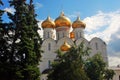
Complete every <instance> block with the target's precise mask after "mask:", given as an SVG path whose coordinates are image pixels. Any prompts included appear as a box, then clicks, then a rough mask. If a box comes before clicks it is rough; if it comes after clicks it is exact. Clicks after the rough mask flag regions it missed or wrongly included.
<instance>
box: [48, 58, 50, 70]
mask: <svg viewBox="0 0 120 80" xmlns="http://www.w3.org/2000/svg"><path fill="white" fill-rule="evenodd" d="M48 68H49V69H50V68H51V61H50V60H48Z"/></svg>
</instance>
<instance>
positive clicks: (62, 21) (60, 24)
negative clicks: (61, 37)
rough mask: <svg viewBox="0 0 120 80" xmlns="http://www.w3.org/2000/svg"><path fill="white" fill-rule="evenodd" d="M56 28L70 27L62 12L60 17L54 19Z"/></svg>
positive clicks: (69, 22)
mask: <svg viewBox="0 0 120 80" xmlns="http://www.w3.org/2000/svg"><path fill="white" fill-rule="evenodd" d="M55 25H56V27H63V26H64V27H70V26H71V21H70V19H69V18H67V17H66V16H65V15H64V12H61V14H60V16H59V17H58V18H56V19H55Z"/></svg>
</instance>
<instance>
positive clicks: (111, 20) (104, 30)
mask: <svg viewBox="0 0 120 80" xmlns="http://www.w3.org/2000/svg"><path fill="white" fill-rule="evenodd" d="M119 21H120V11H115V12H109V13H103V12H101V11H100V12H98V14H96V15H94V16H91V17H87V18H85V19H84V22H85V23H86V25H87V26H86V32H87V33H88V34H90V36H89V35H88V34H87V35H86V36H87V38H92V37H95V36H96V37H100V38H102V39H103V40H104V41H105V42H107V43H109V41H110V40H111V36H112V35H113V34H115V33H116V32H118V31H119V30H120V29H119V28H120V22H119Z"/></svg>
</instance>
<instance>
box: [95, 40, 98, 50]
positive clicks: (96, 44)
mask: <svg viewBox="0 0 120 80" xmlns="http://www.w3.org/2000/svg"><path fill="white" fill-rule="evenodd" d="M95 47H96V50H98V43H97V42H96V43H95Z"/></svg>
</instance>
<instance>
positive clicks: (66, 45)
mask: <svg viewBox="0 0 120 80" xmlns="http://www.w3.org/2000/svg"><path fill="white" fill-rule="evenodd" d="M70 48H71V46H70V45H69V44H68V43H67V42H66V41H65V42H64V44H63V45H62V46H61V47H60V49H61V51H68V50H69V49H70Z"/></svg>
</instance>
